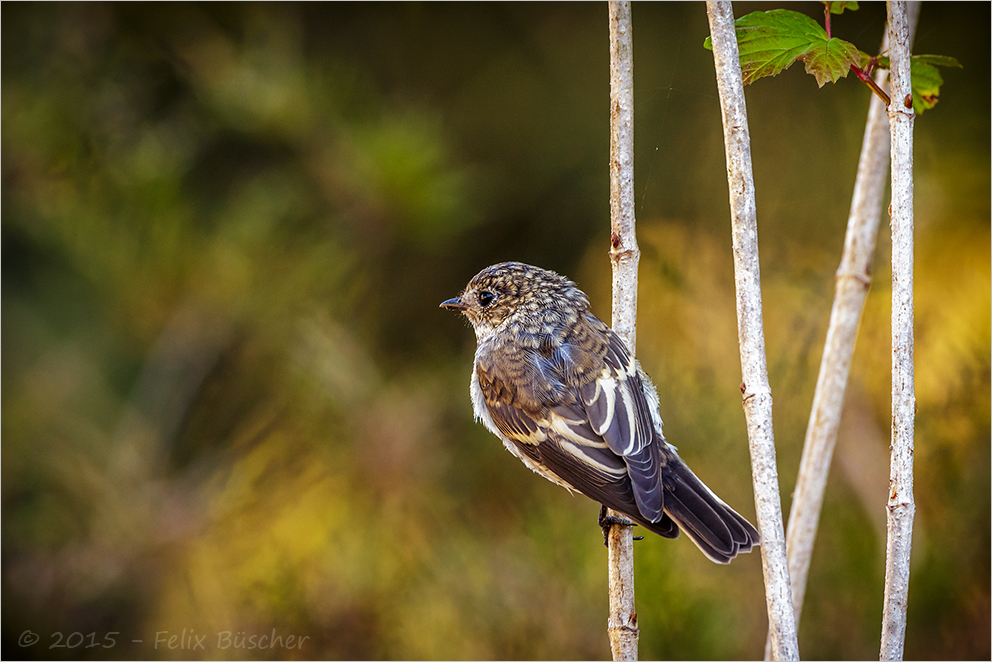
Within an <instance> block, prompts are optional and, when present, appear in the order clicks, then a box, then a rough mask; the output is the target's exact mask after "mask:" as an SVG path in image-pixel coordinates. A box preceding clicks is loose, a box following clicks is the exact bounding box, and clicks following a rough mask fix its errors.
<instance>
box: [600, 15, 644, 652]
mask: <svg viewBox="0 0 992 662" xmlns="http://www.w3.org/2000/svg"><path fill="white" fill-rule="evenodd" d="M609 7H610V229H611V232H610V260H611V262H612V264H613V320H612V321H613V330H614V331H616V333H617V334H618V335H619V336H620V337H621V338H623V339H624V340H625V341H626V342H627V346H628V347H629V348H630V352H631V355H633V354H634V348H635V339H636V337H635V330H636V320H637V263H638V261H639V260H640V251H639V250H638V248H637V236H636V234H635V232H634V51H633V45H632V39H631V23H630V2H629V1H624V2H610V3H609ZM609 514H610V515H613V516H615V517H619V518H623V515H622V514H621V513H617V512H614V511H612V510H611V511H609ZM608 544H609V578H610V617H609V625H608V628H609V630H608V632H609V637H610V649H611V650H612V652H613V659H614V660H636V659H637V638H638V629H637V613H636V611H635V608H634V541H633V533H632V531H631V527H629V526H618V525H613V526H612V527H610V532H609V536H608Z"/></svg>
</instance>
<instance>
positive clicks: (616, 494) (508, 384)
mask: <svg viewBox="0 0 992 662" xmlns="http://www.w3.org/2000/svg"><path fill="white" fill-rule="evenodd" d="M441 305H442V306H443V307H445V308H449V309H453V310H459V311H461V312H462V313H463V314H464V315H465V316H466V317H467V318H468V320H469V321H470V322H471V323H472V326H473V328H474V329H475V333H476V339H477V341H478V348H477V350H476V354H475V365H474V367H473V371H472V383H471V393H472V402H473V406H474V408H475V413H476V416H477V417H478V418H479V419H481V420H482V421H483V423H484V424H485V425H486V427H487V428H488V429H489V430H490V431H491V432H493V434H495V435H496V436H498V437H499V438H500V439H502V441H503V443H504V445H505V446H506V448H507V449H508V450H510V452H512V453H513V454H514V455H516V456H517V457H518V458H519V459H520V460H521V461H522V462H523V463H524V464H525V465H527V466H528V467H530V468H531V469H533V470H534V471H536V472H537V473H539V474H541V475H542V476H544V477H545V478H547V479H548V480H551V481H552V482H555V483H557V484H559V485H562V486H563V487H566V488H568V489H570V490H574V491H577V492H581V493H582V494H585V495H586V496H588V497H590V498H592V499H595V500H596V501H599V502H600V503H602V504H603V505H605V506H607V507H609V508H612V509H614V510H616V511H618V512H622V513H624V514H626V515H627V516H629V517H630V518H631V519H633V520H634V521H636V522H638V523H639V524H641V525H642V526H644V527H646V528H647V529H649V530H651V531H654V532H655V533H658V534H659V535H662V536H665V537H668V538H676V537H678V535H679V530H680V529H681V530H683V531H685V532H686V534H687V535H688V536H689V537H690V538H691V539H692V541H693V542H695V543H696V545H697V546H699V548H700V549H701V550H702V551H703V553H705V554H706V555H707V556H708V557H709V558H711V559H712V560H714V561H716V562H718V563H727V562H729V561H730V560H731V559H733V558H734V557H735V556H736V555H737V554H739V553H741V552H748V551H750V550H751V548H752V547H753V546H754V545H757V544H758V541H759V538H758V532H757V531H756V530H755V529H754V527H753V526H752V525H751V524H750V523H748V521H747V520H745V519H744V518H743V517H741V516H740V515H738V514H737V513H736V512H734V510H733V509H731V508H730V507H729V506H727V505H726V504H725V503H724V502H723V501H721V500H720V499H719V497H717V496H716V495H715V494H714V493H713V492H712V491H711V490H710V489H709V488H708V487H706V486H705V485H704V484H703V483H702V482H701V481H700V480H699V479H698V478H697V477H696V476H695V474H693V473H692V471H691V470H690V469H689V467H687V466H686V464H685V463H684V462H683V461H682V460H681V458H679V456H678V454H677V453H676V451H675V448H674V447H673V446H671V445H669V444H668V443H667V442H666V441H665V437H664V435H663V434H662V422H661V416H660V414H659V413H658V398H657V394H656V391H655V388H654V386H653V385H652V384H651V382H650V380H649V379H648V377H647V375H645V374H644V373H643V371H641V369H640V367H639V366H638V364H637V362H636V361H634V360H633V359H632V357H631V356H630V352H629V351H628V349H627V347H626V345H625V344H624V342H623V340H621V339H620V337H619V336H617V335H616V334H615V333H613V331H612V330H611V329H610V328H609V327H608V326H607V325H606V324H604V323H603V322H602V321H600V320H599V319H598V318H597V317H596V316H595V315H593V314H592V313H591V312H589V300H588V298H587V297H586V295H585V294H584V293H583V292H582V291H581V290H580V289H578V287H576V286H575V283H573V282H571V281H570V280H568V279H566V278H564V277H562V276H560V275H558V274H556V273H554V272H553V271H547V270H545V269H540V268H537V267H532V266H530V265H526V264H521V263H519V262H504V263H502V264H496V265H493V266H491V267H488V268H486V269H483V270H482V271H481V272H479V273H478V274H477V275H476V276H475V277H474V278H473V279H472V280H471V281H470V282H469V284H468V286H467V287H466V288H465V290H464V291H463V292H462V293H461V295H459V296H458V297H456V298H454V299H449V300H448V301H445V302H444V303H442V304H441Z"/></svg>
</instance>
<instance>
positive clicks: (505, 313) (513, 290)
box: [441, 262, 589, 344]
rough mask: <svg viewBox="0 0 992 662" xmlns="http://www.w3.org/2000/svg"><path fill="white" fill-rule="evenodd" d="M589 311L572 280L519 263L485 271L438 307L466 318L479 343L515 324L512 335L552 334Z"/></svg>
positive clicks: (586, 302)
mask: <svg viewBox="0 0 992 662" xmlns="http://www.w3.org/2000/svg"><path fill="white" fill-rule="evenodd" d="M588 306H589V301H588V299H587V298H586V295H585V294H584V293H583V292H582V291H581V290H579V288H577V287H576V286H575V283H573V282H572V281H570V280H568V279H567V278H565V277H564V276H559V275H558V274H556V273H555V272H553V271H548V270H547V269H541V268H539V267H532V266H530V265H529V264H523V263H521V262H502V263H500V264H494V265H493V266H491V267H486V268H485V269H483V270H482V271H480V272H479V273H478V274H476V275H475V277H474V278H472V280H471V281H469V283H468V285H467V286H466V287H465V290H464V291H463V292H462V293H461V294H460V295H459V296H457V297H455V298H454V299H448V300H447V301H445V302H444V303H442V304H441V307H442V308H447V309H448V310H458V311H461V312H462V314H464V315H465V317H467V318H468V320H469V321H470V322H471V323H472V326H473V327H474V328H475V335H476V337H477V339H478V341H479V343H480V344H481V343H483V342H485V341H486V340H488V339H489V338H490V337H491V336H492V335H493V334H494V333H496V331H497V330H498V329H499V328H500V327H502V326H504V325H507V326H509V325H514V324H516V325H518V326H517V329H516V330H517V331H520V332H524V333H527V334H530V335H537V334H539V333H545V334H547V333H551V331H552V330H553V329H554V328H555V326H557V325H559V324H562V323H569V322H574V320H575V318H576V317H577V316H578V315H579V314H580V313H581V312H582V311H584V310H586V309H587V308H588Z"/></svg>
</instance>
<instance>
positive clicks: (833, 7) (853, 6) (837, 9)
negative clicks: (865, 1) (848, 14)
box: [823, 1, 858, 14]
mask: <svg viewBox="0 0 992 662" xmlns="http://www.w3.org/2000/svg"><path fill="white" fill-rule="evenodd" d="M823 4H825V5H826V6H827V7H829V8H830V13H831V14H843V13H844V10H845V9H846V10H848V11H858V3H856V2H826V1H824V2H823Z"/></svg>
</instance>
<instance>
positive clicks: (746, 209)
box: [706, 2, 799, 660]
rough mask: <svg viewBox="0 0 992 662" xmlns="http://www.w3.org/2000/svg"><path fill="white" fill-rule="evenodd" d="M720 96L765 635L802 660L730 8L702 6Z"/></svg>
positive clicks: (776, 650) (777, 652) (777, 651)
mask: <svg viewBox="0 0 992 662" xmlns="http://www.w3.org/2000/svg"><path fill="white" fill-rule="evenodd" d="M706 10H707V11H706V13H707V16H708V17H709V24H710V35H711V37H712V41H713V60H714V63H715V66H716V77H717V89H718V91H719V93H720V106H721V111H722V114H723V132H724V143H725V146H726V152H727V177H728V183H729V187H730V211H731V222H732V226H733V246H734V279H735V284H736V289H737V329H738V336H739V339H740V346H741V370H742V373H743V377H744V381H743V384H742V389H741V390H742V391H743V393H744V403H743V404H744V414H745V418H746V420H747V430H748V445H749V447H750V451H751V466H752V476H753V481H754V497H755V511H756V513H757V516H758V528H759V530H760V533H761V565H762V570H763V573H764V580H765V602H766V605H767V608H768V623H769V634H770V636H771V641H772V653H773V655H774V657H775V659H786V660H797V659H799V645H798V643H797V641H796V625H795V618H794V614H793V610H792V592H791V589H790V585H789V568H788V564H787V562H786V554H785V535H784V531H783V526H782V504H781V498H780V496H779V489H778V470H777V468H776V461H775V440H774V434H773V432H772V394H771V387H770V386H769V384H768V368H767V363H766V360H765V339H764V330H763V322H762V315H761V275H760V269H759V261H758V224H757V214H756V210H755V201H754V179H753V175H752V172H751V146H750V137H749V134H748V126H747V110H746V107H745V103H744V83H743V78H742V76H741V66H740V56H739V54H738V50H737V37H736V34H735V31H734V14H733V7H732V6H731V3H730V2H707V3H706Z"/></svg>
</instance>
